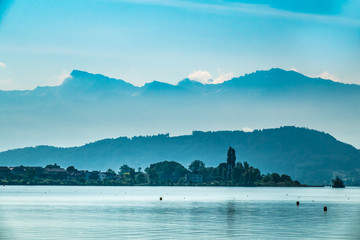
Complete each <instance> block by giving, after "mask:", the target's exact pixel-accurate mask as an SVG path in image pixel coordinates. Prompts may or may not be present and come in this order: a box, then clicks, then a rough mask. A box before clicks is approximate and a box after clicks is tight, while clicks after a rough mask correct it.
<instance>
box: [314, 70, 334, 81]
mask: <svg viewBox="0 0 360 240" xmlns="http://www.w3.org/2000/svg"><path fill="white" fill-rule="evenodd" d="M316 77H319V78H322V79H329V80H332V81H334V82H340V79H339V78H337V77H336V76H335V75H333V74H330V73H329V72H327V71H324V72H322V73H320V74H318V75H316Z"/></svg>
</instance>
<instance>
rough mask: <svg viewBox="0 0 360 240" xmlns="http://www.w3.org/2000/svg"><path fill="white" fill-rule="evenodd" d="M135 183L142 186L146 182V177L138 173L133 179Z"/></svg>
mask: <svg viewBox="0 0 360 240" xmlns="http://www.w3.org/2000/svg"><path fill="white" fill-rule="evenodd" d="M135 182H136V183H137V184H144V183H146V182H147V180H146V176H145V174H144V173H142V172H141V173H138V174H136V177H135Z"/></svg>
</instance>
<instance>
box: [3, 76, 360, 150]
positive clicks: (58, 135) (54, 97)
mask: <svg viewBox="0 0 360 240" xmlns="http://www.w3.org/2000/svg"><path fill="white" fill-rule="evenodd" d="M359 104H360V86H359V85H355V84H343V83H338V82H333V81H330V80H325V79H321V78H310V77H307V76H304V75H302V74H300V73H298V72H294V71H285V70H282V69H270V70H266V71H257V72H254V73H251V74H246V75H245V76H241V77H238V78H233V79H231V80H228V81H225V82H223V83H220V84H202V83H200V82H196V81H192V80H189V79H184V80H182V81H180V82H179V83H178V84H176V85H171V84H167V83H162V82H157V81H153V82H151V83H147V84H145V85H144V86H142V87H137V86H134V85H132V84H130V83H127V82H125V81H123V80H119V79H113V78H109V77H105V76H103V75H100V74H90V73H87V72H83V71H78V70H74V71H73V72H72V73H71V75H70V77H68V78H67V79H65V80H64V82H63V83H62V84H61V85H59V86H55V87H37V88H35V89H34V90H25V91H0V135H1V136H2V137H1V138H0V150H8V149H14V148H19V147H27V146H36V145H54V146H62V147H64V146H79V145H83V144H85V143H88V142H93V141H96V140H99V139H104V138H116V137H118V136H129V137H132V136H139V135H156V134H159V133H170V135H171V136H177V135H184V134H191V132H192V131H193V130H199V131H218V130H238V129H243V128H246V129H248V128H250V129H263V128H274V127H280V126H285V125H291V126H301V127H308V128H311V129H317V130H320V131H324V132H328V133H330V134H332V135H333V136H336V138H337V139H340V140H341V141H344V142H347V143H350V144H352V145H354V146H356V147H360V137H359V136H360V128H358V127H357V126H358V124H359V122H358V119H360V108H359V107H358V106H359Z"/></svg>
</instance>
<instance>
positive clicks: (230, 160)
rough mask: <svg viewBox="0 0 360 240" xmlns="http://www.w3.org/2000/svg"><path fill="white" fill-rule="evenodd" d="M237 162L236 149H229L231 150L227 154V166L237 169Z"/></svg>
mask: <svg viewBox="0 0 360 240" xmlns="http://www.w3.org/2000/svg"><path fill="white" fill-rule="evenodd" d="M235 161H236V156H235V149H233V148H232V147H229V150H228V152H227V164H228V165H230V166H232V167H235Z"/></svg>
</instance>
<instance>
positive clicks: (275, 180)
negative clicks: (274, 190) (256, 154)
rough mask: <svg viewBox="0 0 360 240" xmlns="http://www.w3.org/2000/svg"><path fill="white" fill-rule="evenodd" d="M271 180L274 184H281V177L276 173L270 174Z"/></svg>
mask: <svg viewBox="0 0 360 240" xmlns="http://www.w3.org/2000/svg"><path fill="white" fill-rule="evenodd" d="M271 179H272V181H273V182H274V183H278V182H281V177H280V175H279V174H277V173H272V174H271Z"/></svg>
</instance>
